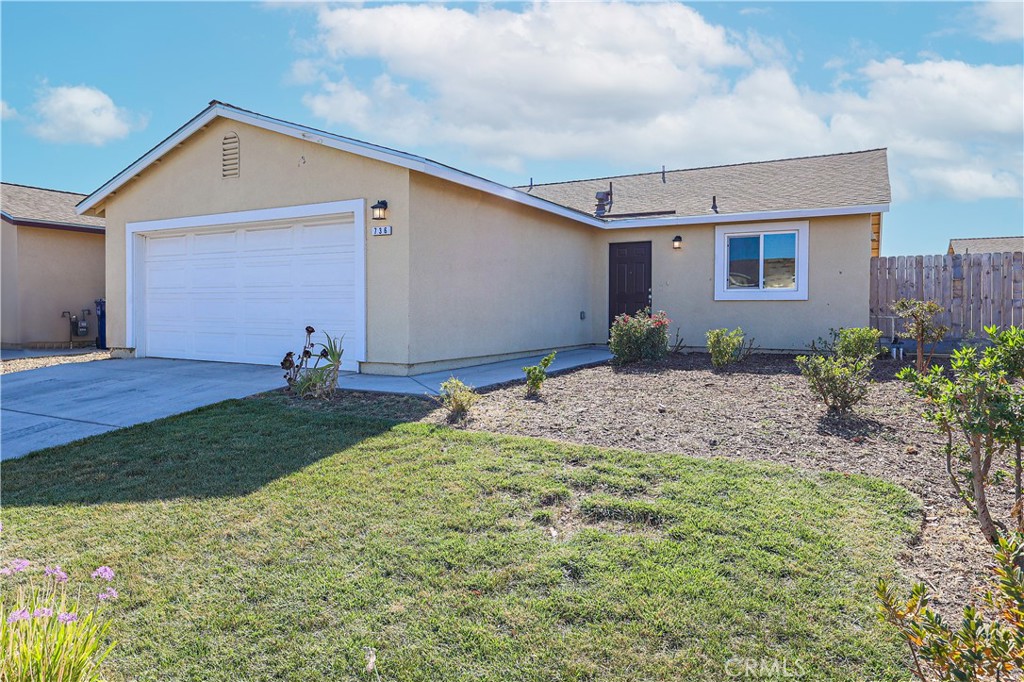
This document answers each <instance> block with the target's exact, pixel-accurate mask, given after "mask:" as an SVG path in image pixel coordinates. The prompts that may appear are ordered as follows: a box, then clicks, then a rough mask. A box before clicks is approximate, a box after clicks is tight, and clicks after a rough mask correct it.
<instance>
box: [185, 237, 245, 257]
mask: <svg viewBox="0 0 1024 682" xmlns="http://www.w3.org/2000/svg"><path fill="white" fill-rule="evenodd" d="M237 236H238V233H237V232H210V233H197V234H196V235H195V238H194V240H193V242H192V251H193V254H194V255H197V256H198V255H203V254H208V253H209V254H224V253H233V252H235V251H236V250H237V249H238V239H237Z"/></svg>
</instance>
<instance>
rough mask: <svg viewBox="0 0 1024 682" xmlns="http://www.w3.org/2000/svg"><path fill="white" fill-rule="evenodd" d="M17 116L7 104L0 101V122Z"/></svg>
mask: <svg viewBox="0 0 1024 682" xmlns="http://www.w3.org/2000/svg"><path fill="white" fill-rule="evenodd" d="M17 116H18V111H17V109H15V108H14V107H12V106H11V105H9V104H8V103H7V102H5V101H3V100H0V120H3V121H7V120H10V119H12V118H16V117H17Z"/></svg>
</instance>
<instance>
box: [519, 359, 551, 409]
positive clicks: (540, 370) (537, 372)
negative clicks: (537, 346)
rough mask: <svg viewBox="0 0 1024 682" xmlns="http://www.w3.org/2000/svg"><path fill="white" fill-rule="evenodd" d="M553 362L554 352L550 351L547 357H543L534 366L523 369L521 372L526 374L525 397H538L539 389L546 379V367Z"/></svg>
mask: <svg viewBox="0 0 1024 682" xmlns="http://www.w3.org/2000/svg"><path fill="white" fill-rule="evenodd" d="M554 361H555V352H554V351H552V352H551V353H550V354H549V355H547V356H545V357H544V358H543V359H542V360H541V361H540V362H538V363H537V364H536V365H531V366H530V367H523V371H524V372H526V397H527V398H533V397H535V396H538V395H540V387H541V386H542V385H543V384H544V380H545V379H547V378H548V367H550V366H551V363H552V362H554Z"/></svg>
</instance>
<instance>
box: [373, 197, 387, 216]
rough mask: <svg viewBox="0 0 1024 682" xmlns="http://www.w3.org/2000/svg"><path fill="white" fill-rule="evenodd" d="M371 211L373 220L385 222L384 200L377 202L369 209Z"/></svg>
mask: <svg viewBox="0 0 1024 682" xmlns="http://www.w3.org/2000/svg"><path fill="white" fill-rule="evenodd" d="M370 210H371V211H373V219H374V220H387V217H388V202H386V201H385V200H384V199H381V200H379V201H378V202H377V203H376V204H374V205H373V206H371V207H370Z"/></svg>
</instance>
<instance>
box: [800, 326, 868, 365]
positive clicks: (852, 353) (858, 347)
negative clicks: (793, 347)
mask: <svg viewBox="0 0 1024 682" xmlns="http://www.w3.org/2000/svg"><path fill="white" fill-rule="evenodd" d="M828 334H829V338H828V339H822V338H819V339H818V340H817V341H812V342H811V350H812V351H815V352H818V353H835V354H836V355H838V356H839V357H842V358H848V359H851V360H852V359H854V358H868V359H872V358H875V357H877V356H878V353H879V345H878V341H879V340H880V339H881V338H882V332H880V331H878V330H877V329H872V328H871V327H849V328H840V329H839V330H838V331H836V330H835V329H829V330H828Z"/></svg>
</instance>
